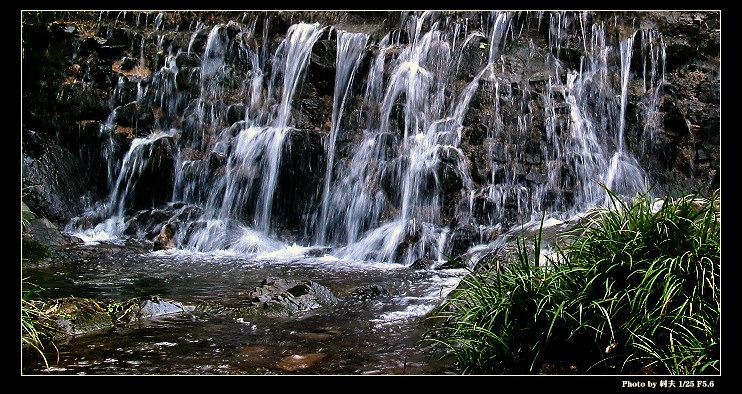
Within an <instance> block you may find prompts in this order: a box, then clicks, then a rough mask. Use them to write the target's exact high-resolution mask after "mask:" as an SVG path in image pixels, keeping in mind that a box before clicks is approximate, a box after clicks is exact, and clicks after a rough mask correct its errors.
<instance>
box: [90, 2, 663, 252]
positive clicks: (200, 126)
mask: <svg viewBox="0 0 742 394" xmlns="http://www.w3.org/2000/svg"><path fill="white" fill-rule="evenodd" d="M161 15H162V14H161ZM478 16H479V17H480V18H481V19H480V20H479V21H475V20H470V19H468V18H455V17H451V16H447V15H445V14H444V13H436V12H419V13H409V14H403V17H402V19H401V21H400V24H399V27H398V28H391V29H390V30H389V31H387V32H384V34H383V35H382V36H380V37H379V36H378V35H376V34H368V33H362V32H353V31H352V30H350V29H348V30H346V29H345V28H344V27H343V28H336V27H332V26H331V27H329V28H328V26H323V25H322V24H320V23H318V22H315V23H308V22H299V23H294V24H291V25H290V26H288V27H287V28H286V30H285V35H280V36H275V37H274V36H270V35H269V34H272V33H270V32H271V31H272V29H271V28H270V27H271V26H270V23H271V21H272V20H273V18H272V17H271V16H262V18H263V20H262V26H260V28H259V27H258V26H259V25H258V23H257V22H258V19H257V17H256V19H253V20H252V21H251V23H247V24H244V25H243V24H242V23H238V22H234V21H232V22H228V23H216V24H213V25H207V24H203V23H202V22H199V23H198V24H197V26H196V27H195V29H194V31H192V32H188V34H189V41H188V43H187V45H181V46H178V45H175V44H173V42H172V41H169V40H167V39H166V34H164V33H165V29H164V24H163V22H162V19H163V18H165V15H162V16H160V15H158V16H157V18H156V19H157V20H158V22H157V23H155V25H156V30H155V31H153V32H151V33H150V34H151V36H147V42H156V49H157V52H156V55H155V59H154V60H151V63H148V64H149V67H153V66H154V65H156V66H158V67H159V68H158V69H157V70H156V71H155V72H153V73H152V74H151V76H149V77H146V78H143V77H140V78H136V79H135V78H133V77H132V79H131V81H130V80H127V79H124V78H122V79H121V80H120V81H119V85H120V86H117V87H116V92H115V94H114V97H116V100H115V102H114V101H113V100H112V111H111V115H110V116H109V118H108V120H107V121H106V122H105V123H104V124H103V125H102V127H101V135H103V136H106V138H107V141H108V142H107V144H106V145H104V146H103V148H104V149H103V152H102V155H103V156H104V158H105V161H106V162H107V163H108V176H109V179H108V182H109V188H110V190H109V192H110V194H109V198H108V199H107V200H106V201H105V202H104V203H103V204H102V205H105V209H102V208H100V207H99V208H98V209H97V210H96V213H95V215H94V216H96V217H99V218H101V217H102V219H104V220H105V219H109V221H108V223H109V227H108V228H112V227H111V226H110V223H112V222H111V221H110V219H112V218H117V219H116V220H115V221H113V222H115V223H118V224H117V225H116V226H114V227H116V228H117V230H116V233H117V234H118V235H122V234H123V233H124V232H125V231H126V230H125V228H126V227H127V226H134V227H136V226H135V222H136V221H134V220H130V219H129V217H131V215H133V214H136V212H138V211H140V210H146V209H154V208H156V207H158V206H165V205H168V204H170V205H171V206H172V205H174V204H186V205H192V206H196V207H198V212H199V213H200V214H199V215H195V216H189V219H188V221H186V222H185V223H181V224H179V227H178V231H177V239H178V242H177V247H180V248H185V249H191V250H196V251H214V250H223V249H227V250H231V251H234V252H239V253H260V252H264V251H271V250H274V249H276V248H281V247H282V245H283V244H284V242H298V243H301V244H302V245H304V246H312V245H314V246H323V247H327V248H332V253H333V254H334V255H335V256H336V257H338V258H346V259H351V260H363V261H368V260H373V261H383V262H398V263H402V264H407V265H409V264H412V263H414V262H415V261H416V260H419V259H423V258H428V259H435V260H441V259H444V258H446V257H445V256H448V255H460V254H462V253H464V252H465V251H466V250H467V249H468V248H470V247H472V246H475V245H477V244H482V243H487V242H489V241H490V240H491V239H492V237H494V236H495V235H497V234H499V233H500V232H502V231H504V230H506V229H507V228H510V227H512V226H515V225H517V224H519V223H520V224H522V223H524V222H528V221H531V220H535V219H537V218H540V217H541V215H542V214H543V212H548V214H549V215H551V216H553V217H555V218H559V219H566V218H568V217H570V216H571V215H574V214H576V213H579V212H582V211H584V210H585V209H587V208H589V207H590V206H592V205H597V204H602V203H604V202H605V198H606V194H605V191H604V190H603V188H602V187H601V185H606V186H607V187H609V188H611V189H613V190H614V191H616V192H618V193H619V194H625V195H632V194H634V193H636V192H638V191H641V190H642V189H643V188H644V187H645V186H646V185H645V180H646V178H647V177H648V175H647V173H646V171H645V169H644V168H643V167H642V165H643V164H640V161H639V160H637V158H636V156H637V155H639V154H641V155H646V154H649V152H652V149H653V144H654V141H655V140H656V136H657V134H656V133H657V130H658V129H659V128H660V123H661V114H660V112H659V107H660V100H661V97H660V95H661V93H660V88H661V86H662V84H663V83H664V57H665V55H664V45H665V44H664V41H663V39H662V35H661V34H660V33H659V32H656V31H653V30H648V29H644V30H630V31H628V32H629V33H630V34H628V35H627V30H626V29H628V28H627V27H622V28H621V29H623V30H621V29H618V26H617V25H612V24H611V23H614V24H615V23H617V22H616V21H615V20H614V21H613V22H610V21H609V20H606V19H601V18H598V17H595V16H594V14H593V13H588V12H583V13H573V12H552V13H551V14H550V17H549V18H543V13H538V14H537V15H531V14H529V13H527V12H487V13H479V14H478ZM542 20H543V21H544V23H543V24H542ZM542 25H543V26H542ZM472 26H475V27H476V28H474V27H472ZM617 29H618V30H621V31H623V33H621V34H623V35H622V39H620V40H618V39H617V35H616V34H615V31H616V30H617ZM609 32H610V33H609ZM529 34H530V35H529ZM333 35H334V37H333ZM331 37H332V40H331V39H330V38H331ZM534 37H536V38H539V39H541V40H542V41H543V43H540V42H537V39H536V38H534ZM274 38H275V39H274ZM139 39H140V40H142V43H141V44H139V45H140V46H141V47H142V48H143V47H144V46H145V40H144V39H142V38H139ZM319 45H330V47H332V48H330V49H331V50H328V51H327V53H326V54H325V55H326V56H334V58H333V59H331V60H332V62H331V63H332V64H330V62H329V61H328V62H327V64H321V65H318V64H315V63H313V62H316V59H314V58H313V56H314V55H313V51H316V50H319V49H321V48H319ZM539 45H542V46H543V45H546V46H547V47H546V48H541V47H539ZM328 48H329V47H328ZM325 49H327V48H325ZM142 53H144V50H143V49H142ZM141 56H144V55H141ZM328 59H329V58H328ZM145 60H148V59H145V58H144V57H141V59H140V64H141V65H142V67H144V66H145V64H144V63H145ZM312 65H314V66H316V68H317V69H320V68H321V69H322V70H320V71H317V70H314V69H312V70H314V71H310V69H311V66H312ZM638 65H639V66H638ZM312 73H314V74H312ZM323 73H324V74H323ZM132 84H134V85H135V86H136V89H135V90H136V94H131V95H130V96H127V93H126V92H127V91H128V90H127V89H128V88H130V85H132ZM638 95H641V97H640V99H637V97H636V96H638ZM323 97H324V98H323ZM637 100H639V101H638V102H640V103H641V106H637V105H634V103H636V102H637ZM305 106H309V107H312V108H315V109H316V111H317V112H316V113H315V114H313V115H312V116H315V117H318V118H321V119H314V118H312V116H310V115H308V114H307V113H305V109H306V108H305ZM325 108H327V109H325ZM148 111H149V112H148ZM325 117H326V119H325ZM637 118H639V119H641V120H642V124H641V125H640V126H637V123H636V122H635V121H634V120H635V119H637ZM325 124H327V126H325ZM635 136H636V138H634V137H635ZM634 139H640V141H639V142H636V143H634V142H633V141H634ZM121 141H124V142H126V143H128V145H125V144H123V143H122V142H121ZM153 158H157V160H159V161H158V162H157V163H155V162H152V160H153ZM163 163H164V164H163ZM157 171H160V172H157ZM140 179H145V180H146V184H144V183H143V181H140ZM159 188H162V189H163V190H165V191H166V192H167V196H165V197H163V196H162V195H161V194H162V193H165V192H164V191H163V192H161V191H159ZM147 196H151V198H149V199H148V197H147ZM281 198H289V199H290V201H289V202H282V201H281V200H280V199H281ZM289 205H290V207H289V208H287V206H289ZM178 206H180V205H178ZM287 210H289V211H287ZM104 211H105V212H104ZM91 215H92V214H91ZM288 215H291V218H290V220H288V219H287V220H284V219H286V217H285V216H288ZM82 222H85V221H84V220H79V221H77V222H76V223H82ZM125 222H126V223H125Z"/></svg>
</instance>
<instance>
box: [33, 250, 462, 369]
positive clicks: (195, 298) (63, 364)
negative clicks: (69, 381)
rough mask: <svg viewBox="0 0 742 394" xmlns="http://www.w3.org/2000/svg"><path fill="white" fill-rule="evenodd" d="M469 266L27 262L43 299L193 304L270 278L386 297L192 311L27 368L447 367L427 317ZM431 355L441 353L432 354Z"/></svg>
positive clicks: (181, 257)
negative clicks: (247, 312) (244, 311)
mask: <svg viewBox="0 0 742 394" xmlns="http://www.w3.org/2000/svg"><path fill="white" fill-rule="evenodd" d="M465 273H466V272H465V270H462V269H449V270H433V269H427V270H415V269H411V268H409V267H405V266H402V265H398V264H375V263H367V262H355V261H343V260H338V259H335V258H332V257H323V258H315V257H304V256H286V255H283V256H278V255H272V256H264V257H262V258H257V257H245V256H240V255H237V254H214V253H212V254H198V253H185V252H177V251H176V252H155V253H146V254H134V255H128V256H125V257H108V258H103V259H95V260H87V261H82V262H76V263H63V264H58V265H53V266H49V267H39V268H34V269H24V272H23V274H24V277H29V281H31V282H33V283H43V282H46V281H48V280H49V278H54V277H55V275H58V274H63V275H62V276H61V277H59V278H56V279H53V280H51V281H48V283H45V285H44V287H45V290H44V293H43V294H44V297H48V298H54V297H66V296H75V297H91V298H94V299H97V300H113V301H117V302H122V301H126V300H128V299H131V298H133V297H140V296H148V295H159V296H160V297H162V298H166V299H172V300H175V301H179V302H181V303H183V304H185V305H194V306H195V305H199V304H201V303H204V302H216V303H219V304H222V305H225V306H239V305H240V304H241V303H242V302H244V301H245V300H244V295H243V294H244V292H247V291H249V290H250V289H252V288H254V287H255V286H258V285H260V282H261V281H262V280H263V279H265V278H266V277H280V278H286V279H299V280H312V281H314V282H317V283H319V284H322V285H324V286H326V287H328V288H329V289H330V290H332V292H333V293H334V294H335V295H336V296H338V297H344V296H346V295H347V294H349V293H350V292H351V291H352V290H353V289H355V288H357V287H361V286H366V285H380V286H383V287H384V288H386V289H387V291H388V293H389V294H388V295H383V296H379V297H374V298H369V299H365V300H357V301H353V302H341V303H338V304H337V305H335V306H325V307H322V308H318V309H315V310H312V311H309V312H306V313H303V314H301V315H300V316H298V317H292V318H266V317H262V318H254V319H244V318H233V317H228V316H225V315H219V314H204V313H196V312H193V313H183V314H178V315H169V316H163V317H159V318H157V319H153V320H150V321H146V322H145V323H143V324H142V325H140V326H137V327H129V328H116V329H114V330H111V331H108V332H103V333H99V334H92V335H88V336H81V337H77V338H74V339H72V340H70V341H69V342H68V343H64V344H58V345H57V347H58V350H59V353H58V354H57V353H56V352H52V354H50V355H49V357H48V358H49V367H48V368H47V367H46V366H45V365H43V364H40V363H34V362H25V363H24V365H23V373H24V374H108V375H117V374H148V375H180V374H205V375H214V374H263V375H265V374H310V375H316V374H352V375H356V374H385V375H386V374H444V373H449V372H450V371H451V370H450V368H449V367H447V366H446V363H445V362H442V361H440V360H439V357H438V356H439V355H438V354H435V355H433V353H432V345H431V344H429V343H425V342H423V343H421V342H420V341H419V339H420V338H421V336H422V334H423V333H424V331H425V328H424V327H422V326H421V323H422V322H423V320H424V319H425V316H426V314H427V313H428V312H429V311H431V310H432V309H433V308H434V307H435V306H437V305H439V303H440V302H441V301H442V299H443V298H444V297H445V296H446V295H447V294H448V293H449V292H450V291H451V290H453V288H454V287H455V286H456V285H457V284H458V282H459V280H460V279H461V277H462V276H463V275H464V274H465ZM431 356H432V357H431Z"/></svg>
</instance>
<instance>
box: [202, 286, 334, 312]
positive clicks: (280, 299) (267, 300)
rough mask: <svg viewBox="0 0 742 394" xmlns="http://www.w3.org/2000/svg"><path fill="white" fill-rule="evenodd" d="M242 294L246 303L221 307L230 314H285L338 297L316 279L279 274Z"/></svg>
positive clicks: (330, 301) (331, 301)
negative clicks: (238, 305) (293, 277)
mask: <svg viewBox="0 0 742 394" xmlns="http://www.w3.org/2000/svg"><path fill="white" fill-rule="evenodd" d="M244 295H245V297H246V298H247V302H248V305H247V306H243V307H239V308H233V309H231V308H225V309H224V311H225V312H226V313H227V314H228V315H230V316H234V317H242V318H246V317H250V316H255V315H260V316H274V317H277V316H284V317H286V316H292V315H296V314H298V313H302V312H307V311H310V310H312V309H316V308H320V307H322V306H328V305H334V304H336V303H337V302H338V301H339V299H338V298H337V297H335V296H334V295H333V294H332V292H331V291H330V290H329V289H328V288H326V287H324V286H322V285H320V284H318V283H315V282H312V281H310V280H293V279H280V278H266V279H264V280H263V281H262V282H261V284H260V286H257V287H255V288H254V289H252V290H250V291H248V292H246V293H245V294H244ZM201 309H202V310H203V308H201ZM211 309H212V310H213V308H211Z"/></svg>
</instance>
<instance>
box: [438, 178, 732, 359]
mask: <svg viewBox="0 0 742 394" xmlns="http://www.w3.org/2000/svg"><path fill="white" fill-rule="evenodd" d="M608 194H609V196H610V201H611V206H609V207H605V208H596V209H595V211H594V215H592V216H590V217H591V218H592V219H590V220H589V223H587V224H586V225H584V226H580V228H578V229H575V230H574V231H573V232H571V233H570V234H568V235H567V236H566V238H565V239H564V240H566V241H567V242H566V246H561V247H559V248H558V249H557V250H556V251H555V252H554V253H553V254H551V255H548V257H545V256H540V253H539V250H540V242H541V234H540V233H539V234H538V235H537V236H536V238H535V241H534V242H535V253H533V256H530V253H529V252H526V250H527V248H526V244H525V241H522V243H521V242H519V245H518V246H519V247H518V252H517V253H516V255H515V256H514V257H513V259H512V260H511V261H510V262H496V261H493V262H492V264H491V266H492V267H493V268H492V269H489V270H487V271H483V272H473V273H472V274H470V275H468V276H467V277H466V278H464V279H463V280H462V284H461V285H460V286H459V288H458V289H457V290H455V291H454V292H452V294H451V296H450V297H449V299H448V300H447V301H446V302H445V304H444V305H443V306H442V307H441V308H440V309H439V310H438V311H437V312H436V313H435V314H434V316H433V317H434V318H435V319H436V321H437V323H438V324H437V325H436V326H435V327H434V328H433V329H431V330H430V331H429V332H428V338H429V339H430V340H432V341H434V342H436V343H437V344H439V345H441V346H442V347H443V348H444V349H447V351H448V352H449V353H451V354H453V355H454V356H455V358H456V365H457V366H458V368H459V369H460V370H461V372H462V373H493V374H529V373H538V372H543V371H548V372H551V373H588V374H600V373H609V374H611V373H637V372H638V373H663V374H704V373H718V372H719V370H720V365H719V362H720V361H719V357H720V355H719V353H720V337H721V334H720V320H719V319H720V310H721V282H720V270H721V257H720V226H721V224H720V207H719V204H720V200H719V196H718V195H714V196H711V197H710V198H701V197H699V196H692V195H689V196H684V197H680V198H669V197H668V198H666V199H665V203H664V204H663V205H662V206H661V207H659V208H657V204H656V202H655V201H653V200H652V199H651V198H649V197H648V196H647V195H640V196H637V197H636V198H634V199H633V200H632V201H631V202H630V203H626V202H624V201H622V200H621V199H620V198H619V197H618V196H616V195H615V194H613V193H612V192H610V191H608ZM564 240H563V241H564Z"/></svg>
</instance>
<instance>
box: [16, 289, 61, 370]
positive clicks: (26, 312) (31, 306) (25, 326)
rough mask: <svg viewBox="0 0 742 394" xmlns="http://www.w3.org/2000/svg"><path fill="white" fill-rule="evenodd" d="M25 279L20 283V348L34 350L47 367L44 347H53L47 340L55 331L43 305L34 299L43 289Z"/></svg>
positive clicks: (49, 315) (50, 317)
mask: <svg viewBox="0 0 742 394" xmlns="http://www.w3.org/2000/svg"><path fill="white" fill-rule="evenodd" d="M55 278H56V277H55ZM27 279H28V278H24V279H23V280H22V281H21V287H22V293H21V346H25V347H26V348H28V349H32V350H34V351H35V352H36V354H38V355H39V356H41V358H42V360H43V361H44V364H45V365H46V366H47V367H48V366H49V363H48V361H47V359H46V354H45V346H46V345H51V346H53V347H55V346H54V343H53V342H51V341H50V339H49V338H50V333H51V332H52V331H54V330H55V329H54V328H53V324H52V321H51V319H52V316H51V314H50V313H49V312H48V311H47V310H46V308H45V303H44V302H43V301H40V300H37V299H36V297H37V295H38V293H39V292H41V291H43V290H44V288H43V287H42V286H41V285H37V284H34V283H31V282H28V280H27ZM55 348H56V347H55Z"/></svg>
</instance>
